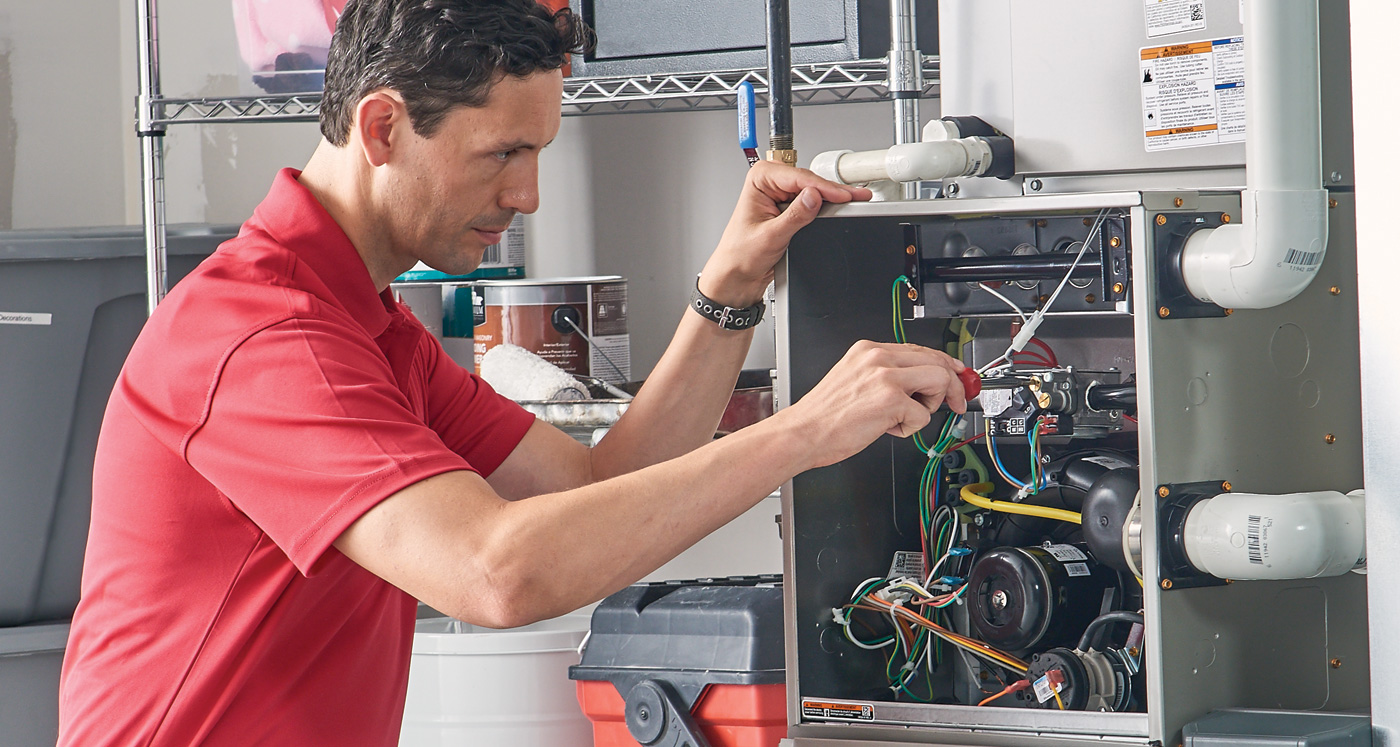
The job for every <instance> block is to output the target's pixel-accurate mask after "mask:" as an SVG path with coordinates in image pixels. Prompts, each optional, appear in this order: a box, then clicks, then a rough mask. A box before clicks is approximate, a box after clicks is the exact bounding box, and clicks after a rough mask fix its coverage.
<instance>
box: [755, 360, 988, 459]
mask: <svg viewBox="0 0 1400 747" xmlns="http://www.w3.org/2000/svg"><path fill="white" fill-rule="evenodd" d="M964 368H966V366H964V365H963V364H962V362H961V361H958V360H956V359H954V358H951V357H949V356H948V355H946V354H944V353H941V352H939V351H937V350H931V349H929V348H925V347H920V346H918V345H899V344H894V343H877V342H869V341H867V340H862V341H860V342H857V343H856V344H855V345H853V346H851V349H850V350H849V351H847V352H846V355H845V356H843V357H842V358H841V360H840V361H839V362H837V364H836V365H835V366H833V367H832V369H831V370H830V371H829V372H827V374H826V376H825V377H823V378H822V380H821V381H820V382H818V383H817V385H816V386H815V387H813V388H812V390H811V391H810V392H808V393H807V394H806V396H804V397H803V398H802V399H801V401H799V402H797V403H796V404H794V405H793V406H792V407H789V408H787V409H786V410H784V411H783V412H782V413H780V414H781V415H784V416H785V417H786V418H792V419H795V421H796V422H797V425H796V427H797V428H798V429H799V430H798V432H799V433H803V434H804V437H805V438H808V439H811V440H812V443H813V447H814V448H815V453H814V455H813V456H814V458H815V462H814V463H813V464H812V465H811V466H813V467H822V466H826V465H828V464H834V463H836V462H839V461H841V460H842V459H845V458H847V457H849V456H851V455H853V454H855V453H856V452H859V451H860V450H861V449H864V448H865V447H866V446H869V445H870V444H871V442H873V441H874V440H875V439H877V438H879V437H880V436H881V435H882V434H885V433H888V434H890V435H892V436H899V437H901V438H904V437H908V436H912V435H914V434H915V433H917V432H918V431H920V430H921V429H923V428H924V426H926V425H928V423H929V420H930V419H931V418H932V415H933V413H934V412H935V411H937V410H938V408H939V406H941V405H942V404H943V403H944V402H947V404H948V407H950V408H952V410H953V411H954V412H958V413H963V412H966V411H967V398H966V396H965V395H964V392H963V384H962V382H961V381H960V380H959V379H958V373H959V372H961V371H962V370H963V369H964Z"/></svg>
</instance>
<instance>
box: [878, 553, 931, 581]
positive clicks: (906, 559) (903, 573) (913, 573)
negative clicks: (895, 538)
mask: <svg viewBox="0 0 1400 747" xmlns="http://www.w3.org/2000/svg"><path fill="white" fill-rule="evenodd" d="M886 578H890V579H895V578H915V579H918V580H919V581H923V580H924V554H923V553H922V552H918V551H917V550H913V551H911V550H897V551H895V554H894V560H892V561H890V572H889V575H888V576H886Z"/></svg>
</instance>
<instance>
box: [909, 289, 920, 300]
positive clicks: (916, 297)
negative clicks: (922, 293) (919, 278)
mask: <svg viewBox="0 0 1400 747" xmlns="http://www.w3.org/2000/svg"><path fill="white" fill-rule="evenodd" d="M906 295H908V296H909V300H910V301H917V300H919V292H918V291H916V290H914V289H913V288H910V289H909V292H908V293H907V294H906Z"/></svg>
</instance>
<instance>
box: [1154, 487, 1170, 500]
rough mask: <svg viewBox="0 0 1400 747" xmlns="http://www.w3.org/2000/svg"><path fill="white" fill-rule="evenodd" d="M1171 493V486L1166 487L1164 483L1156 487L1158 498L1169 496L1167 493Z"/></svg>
mask: <svg viewBox="0 0 1400 747" xmlns="http://www.w3.org/2000/svg"><path fill="white" fill-rule="evenodd" d="M1171 494H1172V491H1171V488H1169V487H1167V486H1166V485H1163V486H1162V487H1160V488H1157V497H1158V498H1166V497H1167V496H1169V495H1171Z"/></svg>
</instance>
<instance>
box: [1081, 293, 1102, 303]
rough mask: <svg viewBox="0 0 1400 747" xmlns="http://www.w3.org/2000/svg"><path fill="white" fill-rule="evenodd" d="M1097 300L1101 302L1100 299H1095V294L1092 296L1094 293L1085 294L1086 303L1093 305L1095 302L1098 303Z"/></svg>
mask: <svg viewBox="0 0 1400 747" xmlns="http://www.w3.org/2000/svg"><path fill="white" fill-rule="evenodd" d="M1097 300H1099V299H1097V298H1095V297H1094V294H1092V293H1085V294H1084V303H1093V302H1095V301H1097Z"/></svg>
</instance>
